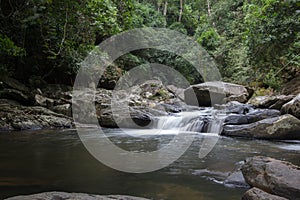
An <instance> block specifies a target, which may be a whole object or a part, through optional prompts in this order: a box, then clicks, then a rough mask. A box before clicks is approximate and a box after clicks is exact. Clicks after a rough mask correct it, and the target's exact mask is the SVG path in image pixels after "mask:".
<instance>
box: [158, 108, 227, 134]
mask: <svg viewBox="0 0 300 200" xmlns="http://www.w3.org/2000/svg"><path fill="white" fill-rule="evenodd" d="M223 122H224V115H223V114H222V112H220V111H216V110H213V109H212V108H207V109H203V110H197V111H189V112H181V113H178V114H175V115H173V116H164V117H159V118H157V122H156V123H155V125H154V127H153V128H155V129H161V130H179V131H186V132H198V133H200V132H209V133H217V134H219V133H220V132H221V130H222V125H223Z"/></svg>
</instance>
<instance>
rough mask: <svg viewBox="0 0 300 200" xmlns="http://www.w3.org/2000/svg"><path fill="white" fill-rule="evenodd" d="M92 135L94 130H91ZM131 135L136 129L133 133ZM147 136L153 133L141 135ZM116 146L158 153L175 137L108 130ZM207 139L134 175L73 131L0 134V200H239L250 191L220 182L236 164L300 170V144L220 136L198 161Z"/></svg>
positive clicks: (200, 138) (198, 137)
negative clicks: (276, 164) (260, 160)
mask: <svg viewBox="0 0 300 200" xmlns="http://www.w3.org/2000/svg"><path fill="white" fill-rule="evenodd" d="M88 131H89V132H90V133H91V136H93V133H94V131H93V129H89V130H88ZM129 131H132V132H133V133H134V132H136V131H137V130H129ZM139 131H141V133H147V132H148V133H149V132H151V130H139ZM104 132H105V134H106V136H107V137H109V139H110V140H111V141H113V142H114V143H115V144H116V145H118V146H120V147H122V148H124V149H131V150H135V151H139V150H141V151H145V150H149V151H151V150H154V149H155V148H157V147H159V146H162V145H164V144H166V143H168V142H169V141H170V139H172V138H173V137H174V135H172V131H167V130H166V131H164V132H162V134H159V135H151V134H148V135H147V134H146V135H145V134H144V135H143V137H142V138H139V137H132V136H130V135H127V134H124V133H123V132H122V130H120V129H105V131H104ZM205 137H215V136H211V135H206V134H203V133H198V134H197V135H196V138H195V140H194V142H193V143H192V145H191V146H190V148H189V149H188V150H187V151H186V152H185V154H184V155H183V156H181V157H180V159H179V160H177V161H176V162H174V163H173V164H171V165H170V166H168V167H166V168H163V169H161V170H158V171H155V172H150V173H144V174H130V173H124V172H119V171H116V170H114V169H111V168H109V167H106V166H105V165H103V164H101V163H100V162H99V161H97V160H96V159H95V158H94V157H93V156H91V155H90V154H89V152H88V151H87V150H86V149H85V147H84V146H83V144H82V142H81V140H80V139H79V137H78V135H77V132H76V130H75V129H72V130H36V131H19V132H3V133H0V160H1V163H0V198H1V199H2V198H5V197H10V196H15V195H20V194H31V193H38V192H44V191H67V192H83V193H94V194H126V195H133V196H142V197H147V198H150V199H157V200H158V199H165V200H182V199H189V200H194V199H195V200H196V199H197V200H201V199H205V200H210V199H223V200H224V199H228V200H229V199H230V200H232V199H240V197H241V196H242V194H243V193H244V192H245V191H246V188H232V187H225V186H224V185H223V184H222V181H223V180H224V179H225V177H226V176H227V175H228V173H229V172H231V171H232V170H233V169H234V167H235V163H237V162H239V161H241V160H244V159H245V158H247V157H250V156H254V155H264V156H271V157H274V158H278V159H283V160H287V161H290V162H292V163H294V164H297V165H299V164H300V159H299V153H300V141H285V142H282V141H272V142H271V141H262V140H246V139H233V138H227V137H222V136H219V140H218V142H217V144H216V145H215V147H214V148H213V150H212V151H211V152H210V153H209V154H208V155H207V156H206V157H204V158H202V159H200V158H198V154H199V147H200V146H201V142H202V141H203V138H205Z"/></svg>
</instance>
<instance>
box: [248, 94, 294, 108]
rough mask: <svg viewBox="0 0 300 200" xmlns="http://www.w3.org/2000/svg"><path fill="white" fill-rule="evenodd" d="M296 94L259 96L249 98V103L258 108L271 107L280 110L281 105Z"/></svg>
mask: <svg viewBox="0 0 300 200" xmlns="http://www.w3.org/2000/svg"><path fill="white" fill-rule="evenodd" d="M294 97H295V96H294V95H289V96H285V95H277V96H257V97H254V98H252V99H250V100H249V102H248V103H249V104H252V105H253V106H255V107H256V108H270V109H277V110H280V109H281V107H282V106H283V105H284V104H285V103H287V102H289V101H291V100H292V99H293V98H294Z"/></svg>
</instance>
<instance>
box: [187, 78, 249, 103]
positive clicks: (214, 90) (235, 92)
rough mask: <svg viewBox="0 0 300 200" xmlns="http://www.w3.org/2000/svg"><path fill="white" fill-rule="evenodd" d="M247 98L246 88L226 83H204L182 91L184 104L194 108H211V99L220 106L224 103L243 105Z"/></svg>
mask: <svg viewBox="0 0 300 200" xmlns="http://www.w3.org/2000/svg"><path fill="white" fill-rule="evenodd" d="M211 97H213V98H211ZM249 98H250V95H249V93H248V90H247V89H246V87H244V86H242V85H236V84H232V83H226V82H205V83H201V84H198V85H192V86H190V87H189V88H187V89H186V90H185V91H184V100H185V102H186V103H187V104H189V105H195V106H211V104H212V99H213V101H215V102H213V103H214V104H215V103H219V104H220V103H226V101H238V102H241V103H245V102H247V100H248V99H249Z"/></svg>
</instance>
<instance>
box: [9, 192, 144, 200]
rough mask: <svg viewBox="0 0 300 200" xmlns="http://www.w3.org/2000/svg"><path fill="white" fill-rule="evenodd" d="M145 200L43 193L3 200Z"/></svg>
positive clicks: (112, 196) (110, 196)
mask: <svg viewBox="0 0 300 200" xmlns="http://www.w3.org/2000/svg"><path fill="white" fill-rule="evenodd" d="M56 199H57V200H59V199H61V200H62V199H69V200H147V199H145V198H142V197H133V196H126V195H95V194H84V193H66V192H44V193H39V194H32V195H24V196H16V197H10V198H7V199H5V200H56Z"/></svg>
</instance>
